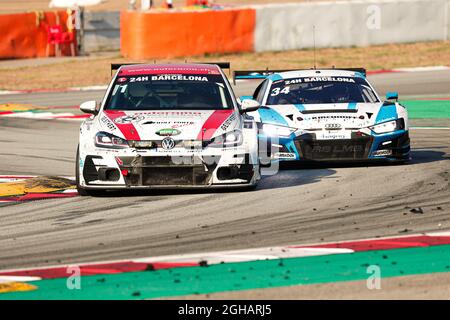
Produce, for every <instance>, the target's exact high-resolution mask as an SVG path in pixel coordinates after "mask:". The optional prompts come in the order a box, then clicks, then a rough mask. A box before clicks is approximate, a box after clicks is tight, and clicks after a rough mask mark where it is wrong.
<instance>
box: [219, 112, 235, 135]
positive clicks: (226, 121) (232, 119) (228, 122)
mask: <svg viewBox="0 0 450 320" xmlns="http://www.w3.org/2000/svg"><path fill="white" fill-rule="evenodd" d="M234 120H236V113H234V112H233V113H232V114H231V116H229V117H228V119H227V120H225V121H224V122H223V123H222V125H221V126H220V129H222V130H224V131H225V130H227V129H228V127H229V126H230V125H231V124H232V123H233V121H234Z"/></svg>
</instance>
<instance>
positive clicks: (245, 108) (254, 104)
mask: <svg viewBox="0 0 450 320" xmlns="http://www.w3.org/2000/svg"><path fill="white" fill-rule="evenodd" d="M260 106H261V104H260V103H259V102H258V101H256V100H253V99H245V100H243V101H242V103H241V111H242V113H245V112H252V111H256V110H258V109H259V107H260Z"/></svg>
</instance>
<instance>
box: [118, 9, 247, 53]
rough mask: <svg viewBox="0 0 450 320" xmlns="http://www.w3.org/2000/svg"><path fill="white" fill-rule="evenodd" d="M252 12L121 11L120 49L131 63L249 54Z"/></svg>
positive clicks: (244, 10)
mask: <svg viewBox="0 0 450 320" xmlns="http://www.w3.org/2000/svg"><path fill="white" fill-rule="evenodd" d="M255 20H256V14H255V10H254V9H237V10H221V11H196V12H162V13H161V12H136V11H123V12H122V13H121V17H120V47H121V52H122V54H123V56H125V57H127V58H132V59H149V58H172V57H183V56H193V55H201V54H205V53H232V52H249V51H253V39H254V36H253V34H254V29H255Z"/></svg>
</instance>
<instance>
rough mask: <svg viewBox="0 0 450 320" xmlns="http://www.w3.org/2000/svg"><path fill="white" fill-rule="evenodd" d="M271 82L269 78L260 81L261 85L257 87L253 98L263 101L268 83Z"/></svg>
mask: <svg viewBox="0 0 450 320" xmlns="http://www.w3.org/2000/svg"><path fill="white" fill-rule="evenodd" d="M268 83H269V80H264V81H263V82H261V83H260V85H259V86H258V87H257V88H256V90H255V92H254V93H253V99H255V100H256V101H258V102H259V103H262V100H263V99H264V93H265V92H266V89H267V84H268Z"/></svg>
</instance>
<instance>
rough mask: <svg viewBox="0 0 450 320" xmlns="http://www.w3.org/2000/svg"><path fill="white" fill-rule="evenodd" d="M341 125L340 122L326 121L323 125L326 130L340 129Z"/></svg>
mask: <svg viewBox="0 0 450 320" xmlns="http://www.w3.org/2000/svg"><path fill="white" fill-rule="evenodd" d="M341 127H342V126H341V124H340V123H327V124H326V125H325V129H327V130H337V129H340V128H341Z"/></svg>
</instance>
